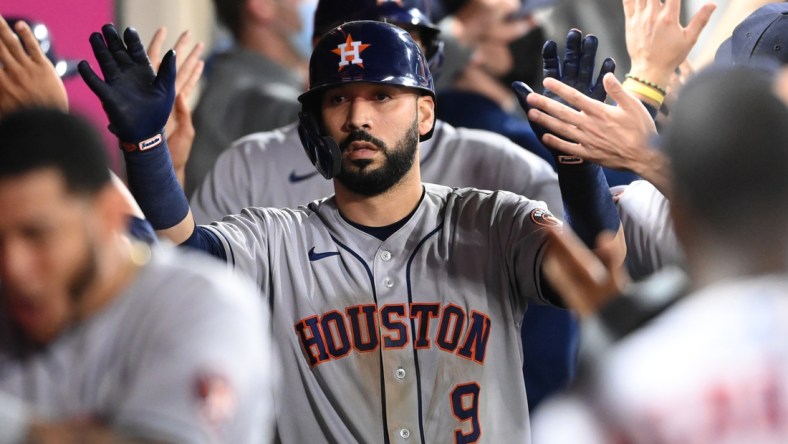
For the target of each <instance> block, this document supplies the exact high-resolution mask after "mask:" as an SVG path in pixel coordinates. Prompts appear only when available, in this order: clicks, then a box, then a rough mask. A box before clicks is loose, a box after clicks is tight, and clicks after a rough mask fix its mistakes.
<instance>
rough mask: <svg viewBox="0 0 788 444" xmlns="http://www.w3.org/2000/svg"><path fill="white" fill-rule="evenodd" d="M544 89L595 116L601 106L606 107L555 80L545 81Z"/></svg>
mask: <svg viewBox="0 0 788 444" xmlns="http://www.w3.org/2000/svg"><path fill="white" fill-rule="evenodd" d="M544 87H545V88H546V89H549V90H550V91H551V92H552V93H553V94H555V95H557V96H558V97H560V98H562V99H563V100H564V101H566V103H568V104H569V105H571V106H573V107H574V108H576V109H578V110H580V111H583V112H586V113H589V114H594V112H595V111H596V110H597V109H598V107H599V106H604V105H603V104H602V103H601V102H599V101H597V100H594V99H592V98H590V97H587V96H586V95H585V94H583V93H581V92H580V91H578V90H576V89H574V88H572V87H571V86H569V85H566V84H564V83H562V82H559V81H557V80H555V79H545V80H544ZM529 103H531V104H532V105H533V102H529ZM556 103H557V102H556ZM547 111H548V112H549V113H550V114H553V112H551V111H550V110H547ZM573 111H574V110H573Z"/></svg>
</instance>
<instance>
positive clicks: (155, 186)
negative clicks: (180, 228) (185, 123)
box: [123, 137, 189, 230]
mask: <svg viewBox="0 0 788 444" xmlns="http://www.w3.org/2000/svg"><path fill="white" fill-rule="evenodd" d="M159 145H161V148H160V149H148V150H144V151H139V150H137V151H132V152H129V151H124V153H123V154H124V158H125V159H126V176H127V177H128V182H129V190H131V194H133V195H134V198H135V199H137V203H139V205H140V208H142V212H143V213H145V217H146V218H147V219H148V221H150V224H151V225H152V226H153V228H154V229H156V230H164V229H167V228H170V227H173V226H175V225H177V224H178V223H179V222H180V221H182V220H183V219H184V218H185V217H186V215H187V214H189V201H188V200H187V199H186V195H185V194H184V192H183V189H182V188H181V185H180V183H179V182H178V178H177V177H176V176H175V170H174V169H173V167H172V158H171V157H170V150H169V149H168V148H167V140H166V139H165V138H164V137H162V138H161V141H160V142H159ZM157 146H158V145H157Z"/></svg>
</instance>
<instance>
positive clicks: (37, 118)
mask: <svg viewBox="0 0 788 444" xmlns="http://www.w3.org/2000/svg"><path fill="white" fill-rule="evenodd" d="M0 140H2V147H3V149H2V150H0V282H1V283H2V284H0V318H1V319H2V321H0V392H2V393H3V394H4V395H8V397H5V396H4V397H3V398H4V399H5V401H6V403H8V404H10V405H6V406H4V408H3V409H2V410H3V412H2V413H1V414H0V430H2V434H3V436H4V437H6V438H8V437H10V442H17V441H29V442H53V443H55V442H92V441H93V440H97V441H102V440H107V441H118V440H122V441H124V442H126V441H132V442H134V441H135V440H139V441H146V442H149V441H154V442H184V443H201V442H216V441H221V442H265V441H266V440H267V439H268V438H270V436H271V423H270V419H271V418H272V415H273V412H272V406H271V402H272V399H271V390H272V387H271V384H272V380H273V379H272V378H273V377H274V375H275V374H274V373H272V369H271V368H269V367H268V366H269V365H270V361H271V359H272V353H271V348H270V347H271V344H270V333H269V331H268V328H267V325H268V324H267V323H268V315H267V312H266V311H265V308H264V307H263V306H262V305H261V304H260V302H259V298H258V297H257V293H256V291H255V290H254V287H253V286H251V285H250V284H249V283H248V282H246V281H242V280H240V279H238V278H236V277H234V276H231V275H230V274H229V273H228V272H226V271H224V269H223V267H221V266H217V265H216V264H215V263H213V262H212V261H207V260H206V259H205V258H202V257H194V256H193V255H189V254H184V253H183V252H180V251H177V250H175V249H173V248H161V249H158V248H157V249H154V250H153V251H151V250H150V249H149V248H148V247H147V246H145V245H144V244H137V243H133V242H130V241H129V240H128V238H127V237H126V236H124V233H125V230H126V216H127V207H126V202H125V200H124V198H123V197H122V196H121V194H120V193H119V191H118V189H117V188H116V187H114V186H113V185H112V182H111V180H110V173H109V169H108V166H107V160H106V154H105V153H104V149H103V146H102V143H101V140H100V137H99V136H98V135H97V134H96V133H95V132H94V131H93V129H92V128H91V127H90V126H89V125H88V124H87V123H85V122H83V121H82V120H80V119H78V118H76V117H72V116H69V115H66V114H63V113H62V112H60V111H54V110H44V109H30V110H25V111H20V112H17V113H13V114H10V115H8V116H6V117H4V118H3V119H2V120H0ZM4 442H6V441H4Z"/></svg>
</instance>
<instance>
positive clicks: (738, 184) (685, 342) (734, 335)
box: [535, 66, 788, 443]
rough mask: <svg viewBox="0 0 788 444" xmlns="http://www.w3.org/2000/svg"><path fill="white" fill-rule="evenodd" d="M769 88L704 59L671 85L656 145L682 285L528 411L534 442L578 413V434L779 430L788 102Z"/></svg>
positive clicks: (786, 314)
mask: <svg viewBox="0 0 788 444" xmlns="http://www.w3.org/2000/svg"><path fill="white" fill-rule="evenodd" d="M774 87H775V84H774V76H773V75H771V74H769V73H767V72H764V71H760V70H758V69H754V68H749V67H743V66H741V67H734V68H720V67H716V68H711V69H709V70H708V71H706V72H704V73H701V74H700V75H698V76H697V77H696V78H694V79H692V80H690V82H689V83H688V84H687V86H686V87H685V88H684V90H683V91H682V94H681V95H680V96H679V98H678V101H677V103H676V106H675V109H674V111H673V114H674V118H673V120H672V123H671V125H670V126H669V127H668V129H667V131H666V133H665V134H664V135H663V136H662V138H661V143H660V144H661V146H662V148H663V149H664V150H665V152H666V154H667V155H668V156H669V157H670V160H671V170H672V177H673V189H674V191H675V192H674V196H673V198H672V199H671V207H672V218H673V221H674V225H675V230H676V234H677V236H678V238H679V240H680V241H681V244H682V246H683V248H684V251H685V253H686V258H687V259H686V263H687V271H688V273H689V289H688V291H687V292H686V293H685V294H684V296H683V297H680V298H679V299H678V301H677V302H675V303H674V304H673V305H672V306H669V307H668V308H667V309H664V307H663V309H664V310H665V311H664V312H662V313H659V314H657V315H656V317H653V316H654V313H652V317H653V319H651V320H650V321H648V322H647V323H645V324H644V325H642V326H641V328H639V329H637V330H635V331H634V332H632V333H630V334H628V335H626V336H624V337H623V339H621V340H620V341H619V342H617V343H615V345H613V348H612V349H611V350H609V351H608V352H607V353H606V354H605V355H603V356H602V357H601V358H600V359H599V362H598V364H597V365H596V366H594V367H593V371H592V372H590V373H589V378H590V379H589V380H588V381H586V384H585V387H586V389H587V391H585V392H583V394H582V395H581V396H580V397H573V398H564V399H563V400H559V401H557V402H556V403H555V404H553V405H552V406H550V407H547V408H546V410H544V411H543V412H542V414H543V415H544V416H543V417H542V418H540V419H538V420H537V426H536V427H535V433H536V436H537V437H540V438H542V439H541V441H542V442H566V441H559V440H552V439H550V436H556V433H554V432H551V429H553V428H554V427H555V425H556V424H559V423H560V424H564V425H565V426H566V424H567V422H572V423H575V422H577V421H578V420H580V421H581V422H582V423H584V424H585V425H586V428H585V429H584V433H583V434H582V436H583V440H584V441H585V442H611V441H613V442H665V443H674V442H675V443H679V442H698V443H703V442H714V443H735V442H759V443H777V442H785V440H786V438H788V421H786V417H788V416H786V415H788V407H787V406H788V402H786V399H788V371H786V369H788V353H786V351H785V347H784V344H785V342H786V340H788V329H787V328H786V319H787V318H788V228H786V227H788V168H787V167H786V166H787V165H788V150H787V149H786V147H788V106H786V103H785V102H783V101H782V100H780V99H779V98H778V97H777V95H776V93H775V91H774ZM719 91H726V94H719ZM742 147H747V149H742ZM731 202H735V205H731ZM663 282H664V281H663ZM650 285H652V287H653V286H655V285H656V286H659V285H660V281H655V282H654V283H652V284H650ZM662 287H663V291H664V285H662ZM654 288H659V287H654ZM587 290H588V291H594V290H593V288H592V287H588V289H587ZM619 314H620V316H627V315H628V314H627V313H626V312H621V311H619ZM602 319H604V318H602ZM608 331H609V332H612V331H614V330H613V329H608ZM570 418H571V419H570ZM565 430H566V431H569V430H578V428H577V427H570V426H567V427H566V429H565ZM590 430H594V432H593V433H590V432H589V431H590ZM594 435H596V437H597V438H598V440H596V441H595V440H594ZM536 439H538V438H536Z"/></svg>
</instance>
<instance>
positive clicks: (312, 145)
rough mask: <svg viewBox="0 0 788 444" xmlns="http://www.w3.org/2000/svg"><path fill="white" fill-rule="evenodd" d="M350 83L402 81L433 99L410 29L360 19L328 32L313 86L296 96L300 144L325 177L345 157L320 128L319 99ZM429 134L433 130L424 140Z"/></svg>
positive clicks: (315, 61)
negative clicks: (334, 88) (409, 32)
mask: <svg viewBox="0 0 788 444" xmlns="http://www.w3.org/2000/svg"><path fill="white" fill-rule="evenodd" d="M348 83H379V84H387V85H399V86H404V87H408V88H413V89H416V90H417V91H419V92H420V93H422V94H427V95H429V96H431V97H432V98H433V99H434V98H435V86H434V84H433V81H432V75H431V74H430V70H429V67H428V66H427V60H426V58H425V57H424V54H423V53H422V51H421V48H419V45H417V44H416V42H415V41H413V39H412V38H411V36H410V34H408V32H407V31H405V30H403V29H401V28H398V27H396V26H394V25H391V24H388V23H383V22H378V21H368V20H362V21H356V22H349V23H345V24H344V25H341V26H339V27H337V28H334V29H333V30H331V31H330V32H328V33H327V34H326V35H324V36H323V38H321V39H320V41H319V42H318V44H317V46H315V50H314V51H313V52H312V57H311V58H310V60H309V90H308V91H307V92H305V93H303V94H301V95H300V96H299V97H298V100H299V101H300V102H301V105H302V106H301V108H302V111H301V112H300V113H299V121H300V125H299V128H298V134H299V136H300V137H301V143H302V145H303V146H304V150H305V151H306V154H307V156H308V157H309V160H310V161H312V164H313V165H315V167H316V168H317V170H318V171H319V172H320V174H322V175H323V177H325V178H326V179H330V178H332V177H334V176H335V175H336V174H337V173H339V169H340V166H341V165H340V164H341V155H340V151H339V146H338V145H337V143H336V141H334V140H333V139H332V138H330V137H328V136H325V135H323V131H322V130H321V126H320V123H319V122H321V118H320V115H319V113H320V102H321V100H322V96H323V93H324V92H325V91H326V90H328V89H330V88H333V87H337V86H340V85H345V84H348ZM431 136H432V130H430V131H429V132H428V133H427V134H425V135H424V136H421V138H420V140H427V139H429V138H430V137H431Z"/></svg>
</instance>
